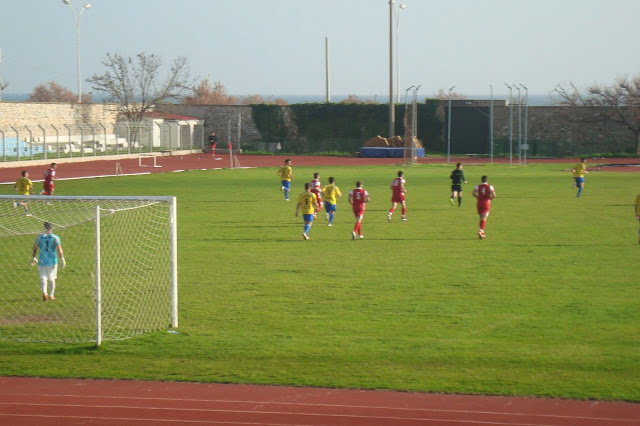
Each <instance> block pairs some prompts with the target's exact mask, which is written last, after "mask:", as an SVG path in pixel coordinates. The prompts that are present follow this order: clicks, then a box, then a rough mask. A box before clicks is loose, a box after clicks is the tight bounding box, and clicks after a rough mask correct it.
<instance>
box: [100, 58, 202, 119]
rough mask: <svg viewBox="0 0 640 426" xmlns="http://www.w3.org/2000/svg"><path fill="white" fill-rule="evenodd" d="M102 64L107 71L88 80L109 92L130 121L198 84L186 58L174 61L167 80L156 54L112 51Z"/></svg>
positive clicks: (111, 100) (110, 100) (160, 60)
mask: <svg viewBox="0 0 640 426" xmlns="http://www.w3.org/2000/svg"><path fill="white" fill-rule="evenodd" d="M102 64H103V65H104V66H105V67H106V68H107V71H106V72H105V73H104V74H102V75H97V74H94V75H93V76H92V77H91V78H89V79H87V82H89V83H90V84H91V86H92V87H93V90H95V91H96V92H99V93H103V94H104V95H106V98H107V100H108V101H109V102H114V103H117V104H118V105H119V111H120V113H121V114H122V115H123V116H124V117H125V118H126V119H127V120H128V121H130V122H139V121H140V120H142V118H143V116H144V114H145V113H146V112H148V111H150V110H152V109H153V107H154V106H155V105H158V104H161V103H169V102H171V101H174V102H175V101H178V100H180V99H182V98H183V97H184V96H185V95H186V94H187V93H189V92H191V91H193V87H194V85H195V80H192V79H191V77H190V71H189V65H188V62H187V59H186V58H184V57H179V58H177V59H175V60H173V61H172V62H171V65H170V69H169V72H168V74H167V76H166V78H165V80H163V81H160V78H161V77H160V69H161V66H162V59H161V58H160V57H159V56H157V55H155V54H150V55H148V54H146V53H138V54H137V55H136V56H135V58H130V57H129V58H125V57H123V56H121V55H119V54H117V53H115V54H110V53H108V54H107V56H106V58H105V59H104V61H103V62H102Z"/></svg>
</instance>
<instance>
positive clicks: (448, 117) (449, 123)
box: [447, 86, 456, 163]
mask: <svg viewBox="0 0 640 426" xmlns="http://www.w3.org/2000/svg"><path fill="white" fill-rule="evenodd" d="M455 87H456V86H451V87H449V112H448V113H447V163H450V162H451V161H450V157H451V91H452V90H453V89H454V88H455Z"/></svg>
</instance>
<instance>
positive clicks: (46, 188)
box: [42, 183, 55, 195]
mask: <svg viewBox="0 0 640 426" xmlns="http://www.w3.org/2000/svg"><path fill="white" fill-rule="evenodd" d="M43 189H44V191H42V192H44V195H51V194H53V190H54V189H55V185H54V184H53V183H50V184H48V185H47V184H46V183H45V184H44V187H43Z"/></svg>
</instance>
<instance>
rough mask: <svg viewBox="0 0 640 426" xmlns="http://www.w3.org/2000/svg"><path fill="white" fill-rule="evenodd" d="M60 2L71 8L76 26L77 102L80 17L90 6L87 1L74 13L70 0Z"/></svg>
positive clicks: (80, 88)
mask: <svg viewBox="0 0 640 426" xmlns="http://www.w3.org/2000/svg"><path fill="white" fill-rule="evenodd" d="M62 3H64V4H67V5H69V7H70V8H71V12H73V21H74V24H75V28H76V68H77V69H76V72H77V74H78V103H81V102H82V76H81V74H80V18H81V17H82V13H83V12H84V11H85V10H87V9H89V8H91V4H89V3H87V4H85V5H84V7H83V8H82V10H81V11H80V13H76V10H75V9H74V8H73V5H72V4H71V0H62Z"/></svg>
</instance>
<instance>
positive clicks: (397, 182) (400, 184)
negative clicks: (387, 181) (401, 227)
mask: <svg viewBox="0 0 640 426" xmlns="http://www.w3.org/2000/svg"><path fill="white" fill-rule="evenodd" d="M404 183H405V180H404V173H402V172H398V177H397V178H395V179H394V180H393V181H392V182H391V191H392V192H391V209H390V210H389V214H388V215H387V221H389V222H391V216H393V212H394V211H396V207H398V203H400V204H401V205H402V220H407V202H406V201H405V199H404V194H406V193H407V190H406V189H405V187H404Z"/></svg>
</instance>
